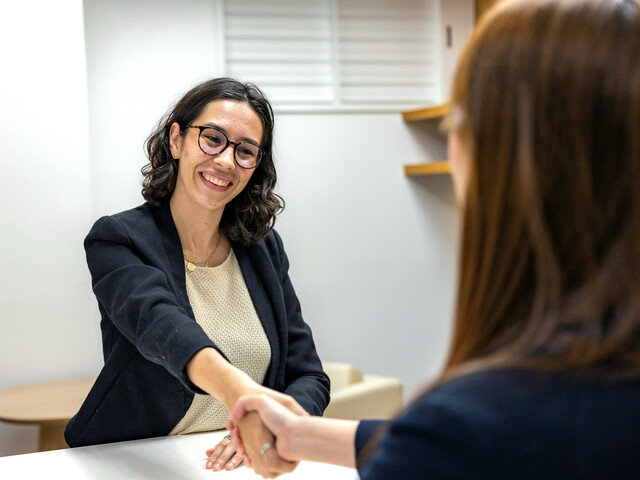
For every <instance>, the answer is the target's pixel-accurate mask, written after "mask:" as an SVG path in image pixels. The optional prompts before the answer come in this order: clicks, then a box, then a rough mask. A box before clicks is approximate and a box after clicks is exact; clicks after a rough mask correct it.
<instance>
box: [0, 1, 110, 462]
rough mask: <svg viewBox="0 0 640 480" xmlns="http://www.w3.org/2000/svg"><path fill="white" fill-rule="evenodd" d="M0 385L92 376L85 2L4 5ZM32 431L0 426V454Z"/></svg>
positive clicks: (30, 442) (94, 327)
mask: <svg viewBox="0 0 640 480" xmlns="http://www.w3.org/2000/svg"><path fill="white" fill-rule="evenodd" d="M0 23H1V25H0V49H1V53H0V58H2V72H3V73H2V75H1V76H0V112H1V113H0V145H1V146H2V147H1V152H2V153H1V155H0V163H1V165H2V174H1V175H0V211H1V212H2V235H1V236H0V247H1V248H0V264H2V275H1V276H0V319H1V320H0V322H1V325H2V333H1V334H0V388H4V387H8V386H13V385H17V384H21V383H29V382H36V381H44V380H49V379H58V378H69V377H76V376H80V375H87V374H90V373H93V372H95V370H96V368H97V367H98V365H100V362H101V354H100V344H99V342H100V336H99V329H98V324H97V320H98V315H97V311H96V305H95V300H94V299H93V298H92V294H91V287H90V284H89V275H88V272H87V269H86V265H85V260H84V253H83V249H82V240H83V238H84V235H85V234H86V232H87V230H88V228H89V227H90V225H91V190H90V188H89V161H88V157H89V151H88V124H87V88H86V79H85V57H84V41H83V19H82V3H81V1H80V0H73V1H67V2H50V1H47V0H36V1H30V2H4V3H3V4H2V16H1V20H0ZM35 442H36V428H35V427H22V426H14V425H9V424H6V423H0V455H8V454H13V453H21V452H24V451H29V450H32V449H33V447H34V445H35Z"/></svg>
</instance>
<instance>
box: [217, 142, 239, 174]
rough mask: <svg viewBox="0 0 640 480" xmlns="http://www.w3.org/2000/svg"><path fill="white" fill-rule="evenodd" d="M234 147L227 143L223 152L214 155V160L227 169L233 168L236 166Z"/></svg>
mask: <svg viewBox="0 0 640 480" xmlns="http://www.w3.org/2000/svg"><path fill="white" fill-rule="evenodd" d="M234 153H235V152H234V148H233V145H231V144H229V145H227V148H225V149H224V150H223V151H222V152H220V153H219V154H218V155H217V156H215V157H213V161H214V163H215V164H217V165H219V166H221V167H222V168H224V169H226V170H233V169H234V168H236V160H235V158H234V157H233V156H234Z"/></svg>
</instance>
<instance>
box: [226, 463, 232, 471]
mask: <svg viewBox="0 0 640 480" xmlns="http://www.w3.org/2000/svg"><path fill="white" fill-rule="evenodd" d="M232 468H233V462H229V463H227V470H231V469H232Z"/></svg>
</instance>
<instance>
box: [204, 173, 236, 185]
mask: <svg viewBox="0 0 640 480" xmlns="http://www.w3.org/2000/svg"><path fill="white" fill-rule="evenodd" d="M200 175H201V176H202V178H204V179H205V180H206V181H207V182H209V183H213V184H214V185H216V186H218V187H226V186H228V185H229V184H230V183H231V182H230V181H228V180H222V179H221V178H218V177H214V176H212V175H208V174H206V173H204V172H202V173H200Z"/></svg>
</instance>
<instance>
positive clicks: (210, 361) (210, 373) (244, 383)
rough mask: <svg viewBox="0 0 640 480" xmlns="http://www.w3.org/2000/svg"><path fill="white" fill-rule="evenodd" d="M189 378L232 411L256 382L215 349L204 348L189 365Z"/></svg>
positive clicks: (187, 369)
mask: <svg viewBox="0 0 640 480" xmlns="http://www.w3.org/2000/svg"><path fill="white" fill-rule="evenodd" d="M186 371H187V376H188V377H189V380H191V381H192V382H193V383H194V384H195V385H197V386H198V387H200V388H201V389H202V390H204V391H205V392H207V393H208V394H209V395H212V396H213V397H215V398H217V399H218V400H220V401H221V402H222V403H223V404H224V405H225V407H227V409H228V410H230V409H231V408H232V407H233V405H234V404H235V402H236V401H237V399H238V398H239V397H240V396H241V395H245V394H247V389H251V388H252V387H253V386H254V384H255V382H253V380H251V378H250V377H249V376H248V375H247V374H245V373H244V372H242V371H241V370H239V369H238V368H236V367H234V366H233V365H231V364H230V363H229V362H228V361H227V360H225V358H224V357H223V356H222V355H221V354H220V352H218V351H217V350H216V349H215V348H203V349H202V350H200V351H199V352H198V353H196V354H195V355H194V356H193V358H192V359H191V360H190V361H189V363H188V364H187V368H186Z"/></svg>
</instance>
